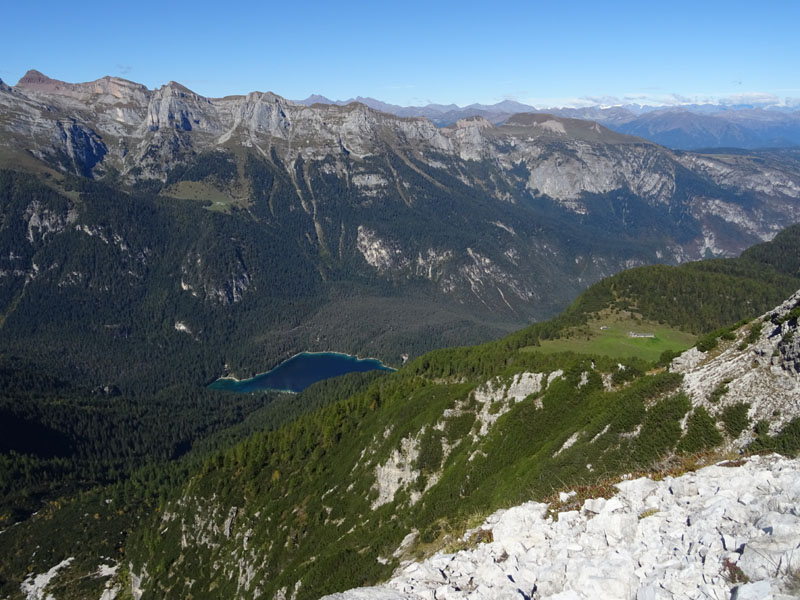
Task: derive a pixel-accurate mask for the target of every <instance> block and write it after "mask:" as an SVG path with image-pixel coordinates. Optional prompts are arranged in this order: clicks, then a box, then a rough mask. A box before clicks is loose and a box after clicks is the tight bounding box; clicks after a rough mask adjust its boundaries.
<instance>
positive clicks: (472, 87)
mask: <svg viewBox="0 0 800 600" xmlns="http://www.w3.org/2000/svg"><path fill="white" fill-rule="evenodd" d="M0 15H2V31H0V78H2V79H3V80H4V81H6V82H7V83H10V84H12V85H13V84H15V83H16V82H17V80H18V79H19V78H20V77H21V76H22V75H23V74H24V73H25V71H27V70H28V69H31V68H34V69H38V70H39V71H42V72H43V73H44V74H46V75H49V76H50V77H53V78H56V79H63V80H66V81H72V82H78V81H90V80H93V79H97V78H99V77H102V76H104V75H117V76H121V77H126V78H128V79H132V80H134V81H138V82H141V83H144V84H145V85H147V86H148V87H151V88H153V87H158V86H159V85H163V84H165V83H167V82H168V81H170V80H174V81H178V82H180V83H182V84H184V85H186V86H187V87H189V88H191V89H193V90H195V91H197V92H198V93H200V94H203V95H206V96H224V95H228V94H241V93H246V92H249V91H254V90H259V91H272V92H275V93H277V94H280V95H281V96H284V97H286V98H291V99H302V98H305V97H307V96H308V95H310V94H312V93H319V94H322V95H324V96H327V97H329V98H332V99H347V98H351V97H355V96H359V95H361V96H372V97H374V98H378V99H380V100H383V101H386V102H391V103H395V104H402V105H408V104H427V103H428V102H437V103H444V104H448V103H451V102H454V103H456V104H459V105H462V106H463V105H466V104H470V103H473V102H481V103H494V102H498V101H500V100H503V99H506V98H509V99H514V100H518V101H521V102H527V103H531V104H534V105H536V106H563V105H580V104H587V103H589V102H590V101H589V99H595V98H597V99H605V102H606V103H609V104H613V103H618V102H619V101H623V102H626V101H633V102H636V101H639V102H642V103H654V102H656V103H663V102H666V103H673V102H674V101H675V98H679V99H688V100H692V101H703V100H708V99H717V98H722V97H731V96H738V95H749V94H766V95H772V96H775V97H777V98H779V99H783V98H787V97H791V98H800V33H799V32H798V25H800V0H764V1H761V2H752V1H747V2H743V1H739V0H727V1H724V2H722V1H717V0H692V1H691V2H687V1H684V0H672V1H670V2H648V1H647V0H641V1H637V2H628V1H620V2H614V1H607V2H600V1H591V2H587V1H578V0H562V1H558V2H540V1H536V0H529V1H527V2H506V1H503V0H498V1H495V2H486V1H484V2H480V3H479V2H471V1H461V2H449V1H447V2H437V1H436V0H427V1H418V0H403V1H399V2H398V1H396V0H391V1H389V2H381V1H380V0H375V1H372V2H349V1H347V0H328V1H325V2H303V3H300V2H286V1H284V2H280V3H279V2H271V1H270V0H258V1H255V2H251V1H249V0H248V1H243V2H237V1H228V2H204V1H202V0H199V1H193V2H183V1H178V2H169V1H161V2H153V1H151V0H144V1H139V2H119V1H117V0H105V1H103V2H99V1H96V0H87V1H84V2H52V1H51V0H43V1H37V0H24V1H18V0H8V1H7V2H5V3H4V7H3V9H2V10H1V11H0Z"/></svg>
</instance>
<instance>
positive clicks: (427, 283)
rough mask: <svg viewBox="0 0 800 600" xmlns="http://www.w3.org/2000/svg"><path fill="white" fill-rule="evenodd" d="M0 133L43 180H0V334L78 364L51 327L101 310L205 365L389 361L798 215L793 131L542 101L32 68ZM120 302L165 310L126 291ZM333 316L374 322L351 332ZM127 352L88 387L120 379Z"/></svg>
mask: <svg viewBox="0 0 800 600" xmlns="http://www.w3.org/2000/svg"><path fill="white" fill-rule="evenodd" d="M0 131H2V132H3V136H2V140H3V142H2V149H0V152H1V153H2V158H3V164H4V165H5V166H6V167H7V168H15V169H17V170H18V171H20V172H25V173H31V174H33V175H34V176H35V180H31V178H30V176H29V175H13V174H9V175H8V177H7V179H6V187H5V192H4V194H5V196H4V198H5V200H4V203H3V211H4V226H3V228H2V230H0V235H2V236H3V238H2V239H3V241H2V244H3V251H2V253H1V254H0V270H2V272H3V273H4V278H3V305H2V307H0V311H1V312H2V315H3V323H4V325H3V327H4V328H5V331H6V333H7V334H10V333H11V332H13V335H6V336H4V338H5V340H6V341H5V342H4V347H5V348H6V349H7V351H11V350H12V349H13V351H14V352H17V353H22V354H29V353H28V352H27V351H25V349H24V345H25V344H27V343H28V342H29V341H32V340H35V339H36V338H37V336H38V335H46V336H47V338H48V339H49V340H51V341H50V342H48V344H47V347H52V352H53V353H55V354H56V355H61V356H68V357H71V358H68V359H67V362H68V363H69V362H70V361H73V363H72V364H71V365H67V364H65V365H64V368H66V369H69V370H75V369H77V370H78V371H79V372H81V373H84V374H88V373H89V372H90V371H92V370H94V368H93V366H92V365H93V363H94V361H93V360H90V359H89V358H88V356H83V357H81V352H80V351H79V352H78V353H77V354H75V353H74V350H75V349H74V348H73V349H71V350H70V351H68V352H66V353H64V350H66V348H61V349H59V347H58V343H57V342H55V345H53V344H54V342H53V341H52V340H57V339H63V340H71V339H73V338H74V336H75V335H78V336H82V335H84V334H83V333H82V332H85V331H87V330H86V325H87V323H90V322H91V323H96V325H95V326H96V328H97V331H102V332H105V335H101V336H99V337H98V336H93V337H92V338H91V339H92V340H93V342H92V343H90V344H89V345H84V346H82V348H84V351H88V352H89V354H90V355H91V354H93V353H94V350H89V349H90V348H91V347H92V346H93V344H97V343H101V341H102V340H104V339H105V340H107V341H108V342H109V344H110V346H109V349H108V352H110V353H112V354H113V352H114V348H115V347H116V346H115V344H111V341H112V340H114V339H116V337H119V335H120V334H119V332H123V333H124V335H125V336H127V337H125V339H128V340H131V343H133V340H136V339H138V340H144V339H147V338H148V337H149V336H152V335H156V332H159V333H157V335H158V336H160V337H163V336H164V335H167V339H171V340H172V341H171V342H166V341H165V342H164V343H165V344H166V346H165V347H168V346H169V345H170V344H173V343H179V344H184V343H185V342H190V341H191V344H190V345H195V346H197V348H200V349H203V352H206V351H211V349H212V348H213V352H214V353H215V354H216V356H217V357H218V358H217V359H216V360H215V361H213V363H212V362H209V363H204V366H203V367H202V370H201V374H200V375H199V376H200V377H201V379H202V378H209V377H211V376H212V374H213V372H215V371H216V373H217V374H220V373H222V372H224V371H225V364H227V365H228V367H229V368H230V369H231V370H232V372H233V373H234V374H237V375H247V374H253V373H255V372H260V371H265V370H268V368H270V367H271V366H273V365H274V364H275V363H276V362H277V361H278V360H280V359H281V358H285V357H287V356H290V355H291V354H293V353H295V352H298V351H301V350H309V349H321V350H329V349H337V350H345V351H349V352H353V353H362V354H368V355H374V356H378V357H380V358H383V359H385V360H388V361H389V362H390V364H391V363H394V364H397V362H398V360H399V356H400V355H401V354H410V355H412V356H413V355H416V354H419V353H420V352H422V351H425V350H428V349H430V348H432V347H434V346H436V345H446V344H449V343H475V342H478V341H482V340H485V339H488V338H490V337H493V336H497V335H501V334H503V333H506V332H508V331H510V330H513V329H514V328H518V327H520V326H523V325H525V324H527V323H528V322H530V320H531V319H540V318H543V317H547V316H550V315H553V314H555V313H556V312H557V311H558V310H559V309H561V308H562V307H563V306H564V305H565V304H566V303H567V301H568V300H569V299H570V298H573V297H574V296H575V295H576V294H577V293H578V292H579V291H580V290H581V289H583V288H584V287H586V286H587V285H589V284H590V283H592V282H594V281H597V280H598V279H600V278H602V277H604V276H607V275H610V274H612V273H614V272H616V271H619V270H621V269H623V268H628V267H632V266H636V265H641V264H648V263H657V262H665V263H677V262H682V261H686V260H690V259H696V258H701V257H707V256H726V255H735V254H737V253H738V252H740V251H741V250H742V249H744V248H745V247H747V246H749V245H751V244H753V243H755V242H758V241H762V240H766V239H770V238H771V237H772V236H773V235H774V234H775V233H776V232H777V231H778V230H780V229H781V228H783V227H785V226H787V225H789V224H791V223H793V222H795V221H798V220H800V207H799V206H798V198H800V166H798V165H800V154H799V153H798V152H796V151H791V150H783V151H764V152H761V153H752V154H741V153H725V154H708V153H707V154H698V153H686V152H673V151H670V150H668V149H666V148H663V147H661V146H658V145H656V144H653V143H651V142H647V141H645V140H643V139H641V138H636V137H632V136H628V135H623V134H619V133H616V132H614V131H611V130H609V129H607V128H605V127H603V126H602V125H599V124H597V123H594V122H590V121H583V120H578V119H572V118H564V117H557V116H553V115H546V114H518V115H514V116H512V117H511V118H509V119H508V120H507V121H506V122H505V123H503V124H502V125H499V126H498V125H492V124H491V123H489V122H488V121H486V120H485V119H483V118H480V117H474V118H470V119H466V120H461V121H458V122H457V123H456V124H454V125H452V126H449V127H445V128H438V127H436V126H435V125H434V124H433V123H431V122H430V121H429V120H427V119H425V118H406V117H396V116H393V115H390V114H387V113H382V112H378V111H375V110H373V109H370V108H368V107H367V106H365V105H363V104H358V103H356V104H349V105H347V106H343V107H340V106H334V105H319V104H317V105H313V106H311V107H306V106H303V105H299V104H295V103H292V102H290V101H287V100H284V99H283V98H281V97H279V96H276V95H275V94H271V93H257V92H253V93H251V94H248V95H246V96H232V97H226V98H222V99H211V98H205V97H202V96H199V95H197V94H195V93H193V92H191V91H190V90H188V89H187V88H185V87H184V86H182V85H180V84H177V83H170V84H168V85H166V86H163V87H161V88H159V89H157V90H149V89H147V88H145V87H144V86H142V85H139V84H136V83H133V82H130V81H126V80H122V79H118V78H111V77H106V78H102V79H99V80H97V81H94V82H90V83H82V84H70V83H65V82H60V81H56V80H53V79H50V78H47V77H45V76H44V75H42V74H41V73H38V72H29V73H28V74H27V75H26V76H25V77H23V78H22V80H20V82H19V83H18V85H17V86H14V87H10V86H7V85H3V86H2V88H0ZM35 181H39V182H40V184H36V183H35ZM23 182H24V183H23ZM37 185H38V187H37ZM25 186H33V187H34V188H36V189H37V190H38V191H36V192H32V191H31V190H26V189H25ZM31 193H33V194H34V195H33V196H32V195H31ZM143 223H148V226H147V227H142V226H141V225H142V224H143ZM222 232H226V233H224V234H223V233H222ZM98 253H99V254H98ZM107 255H108V256H111V255H113V256H114V258H113V260H109V259H106V258H103V259H100V258H99V256H104V257H105V256H107ZM87 265H97V267H95V268H92V269H87ZM34 290H35V293H34ZM110 290H120V291H118V292H117V293H115V294H112V295H109V291H110ZM123 292H124V293H123ZM87 295H88V296H87ZM85 297H90V298H93V299H94V300H93V302H94V303H95V306H96V307H92V304H91V303H87V302H86V301H85V299H84V298H85ZM132 298H139V300H138V301H137V303H136V304H134V306H137V307H146V310H148V311H150V310H157V311H159V314H160V318H159V322H158V323H157V324H155V323H154V322H153V320H152V317H151V316H147V317H145V316H144V315H139V316H137V312H138V311H139V310H145V308H141V309H140V308H136V309H135V310H134V311H131V310H129V309H123V306H128V305H129V303H130V302H131V301H132ZM156 298H161V299H160V300H157V299H156ZM79 299H80V300H79ZM164 299H168V300H166V301H165V300H164ZM165 302H166V304H165ZM64 303H66V304H68V305H69V306H71V307H72V308H70V310H69V311H67V313H66V314H68V315H72V318H69V319H65V318H64V317H63V315H62V314H60V313H63V308H57V307H62V305H63V304H64ZM115 303H119V306H117V305H116V304H115ZM112 306H117V308H116V309H112V308H111V307H112ZM354 311H355V312H354ZM34 313H36V314H39V315H52V318H50V317H45V318H44V319H42V318H41V317H40V318H39V320H38V321H32V320H31V319H30V317H29V316H28V315H31V314H34ZM239 313H241V315H247V316H246V317H243V316H240V317H237V318H234V316H233V315H235V314H239ZM101 314H107V316H105V317H103V318H102V320H101V318H100V315H101ZM115 314H122V315H129V316H127V317H126V318H125V319H119V318H118V317H115V316H114V315H115ZM201 314H202V315H211V314H214V315H216V316H215V317H214V318H211V317H210V316H207V317H202V318H198V317H197V316H196V315H201ZM342 314H344V315H350V314H361V315H368V318H366V319H364V318H362V323H361V327H360V328H359V329H357V330H354V329H353V328H351V327H347V326H343V323H344V322H343V320H342V319H340V318H338V316H339V315H342ZM56 315H58V317H57V316H56ZM254 320H261V322H262V323H263V327H262V329H263V330H262V332H258V333H256V332H255V331H254V329H253V327H252V324H253V322H254ZM345 321H346V320H345ZM223 322H230V324H229V325H225V326H223V325H222V323H223ZM175 323H183V324H184V325H185V326H186V327H187V328H188V330H189V331H191V332H193V334H192V335H191V336H190V335H188V334H186V332H185V331H184V330H182V329H181V330H176V329H175V328H174V327H173V326H174V324H175ZM209 323H214V324H215V325H209ZM153 327H155V329H153ZM67 330H69V331H70V332H71V333H70V334H66V331H67ZM44 332H47V333H46V334H45V333H44ZM56 332H61V333H59V334H56ZM136 332H138V333H136ZM165 332H169V333H168V334H165ZM62 334H63V335H62ZM115 336H116V337H115ZM176 336H177V337H176ZM175 339H181V340H182V341H181V342H175ZM103 343H105V342H103ZM104 355H105V356H108V355H107V354H105V351H104ZM59 360H61V359H59ZM209 360H211V359H210V358H209ZM214 363H216V366H213V364H214ZM198 364H200V363H198ZM116 365H117V366H115V367H114V368H113V369H111V370H104V371H105V373H106V375H105V379H104V380H100V379H97V380H96V382H97V384H98V385H107V384H111V385H118V384H120V381H122V380H124V379H127V380H128V381H129V379H130V376H129V375H125V374H124V373H122V372H121V371H120V369H122V370H124V369H127V368H128V366H129V363H128V362H127V361H124V360H120V361H116ZM93 377H98V376H97V375H93ZM129 383H130V381H129Z"/></svg>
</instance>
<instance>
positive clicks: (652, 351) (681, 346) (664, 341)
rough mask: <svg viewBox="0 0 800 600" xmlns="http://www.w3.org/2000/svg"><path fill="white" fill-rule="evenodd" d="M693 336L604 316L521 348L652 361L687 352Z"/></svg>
mask: <svg viewBox="0 0 800 600" xmlns="http://www.w3.org/2000/svg"><path fill="white" fill-rule="evenodd" d="M631 332H634V333H637V334H653V335H654V336H655V337H651V338H637V337H631V335H630V333H631ZM696 339H697V337H696V336H694V335H692V334H690V333H685V332H683V331H680V330H679V329H674V328H672V327H669V326H668V325H663V324H659V323H655V322H653V321H646V320H644V319H639V318H636V317H635V316H631V315H630V314H629V313H608V312H606V311H604V312H603V313H602V314H600V315H597V316H596V317H594V318H590V319H589V322H588V323H587V324H586V325H583V326H581V327H575V328H570V329H568V330H566V331H565V332H564V333H563V334H562V336H561V337H560V338H558V339H553V340H542V342H541V345H540V346H528V347H526V348H523V351H526V352H544V353H553V352H580V353H583V354H604V355H606V356H611V357H613V358H624V357H638V358H642V359H644V360H648V361H655V360H658V358H659V357H660V356H661V353H662V352H664V350H673V351H675V352H682V351H684V350H687V349H689V348H691V347H692V346H693V345H694V343H695V340H696Z"/></svg>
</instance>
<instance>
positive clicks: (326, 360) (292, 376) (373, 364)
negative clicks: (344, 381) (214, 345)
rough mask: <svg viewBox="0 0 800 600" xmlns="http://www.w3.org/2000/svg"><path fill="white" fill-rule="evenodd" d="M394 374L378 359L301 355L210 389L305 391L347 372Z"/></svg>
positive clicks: (334, 354) (333, 354)
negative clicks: (249, 376)
mask: <svg viewBox="0 0 800 600" xmlns="http://www.w3.org/2000/svg"><path fill="white" fill-rule="evenodd" d="M376 370H377V371H394V370H395V369H392V368H391V367H387V366H386V365H384V364H383V363H382V362H381V361H379V360H377V359H375V358H364V359H361V358H358V357H357V356H351V355H349V354H341V353H339V352H301V353H300V354H296V355H294V356H293V357H292V358H290V359H287V360H285V361H283V362H282V363H281V364H279V365H278V366H277V367H275V368H274V369H272V370H271V371H268V372H266V373H262V374H261V375H256V376H255V377H252V378H250V379H243V380H241V381H239V380H237V379H233V378H231V377H221V378H220V379H217V380H216V381H215V382H214V383H212V384H211V385H210V386H208V387H210V388H211V389H213V390H226V391H229V392H242V393H250V392H263V391H267V390H272V391H281V392H302V391H303V390H304V389H306V388H307V387H308V386H310V385H311V384H312V383H317V382H318V381H322V380H323V379H329V378H331V377H338V376H339V375H345V374H347V373H356V372H364V371H376Z"/></svg>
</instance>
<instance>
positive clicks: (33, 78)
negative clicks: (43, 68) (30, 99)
mask: <svg viewBox="0 0 800 600" xmlns="http://www.w3.org/2000/svg"><path fill="white" fill-rule="evenodd" d="M69 85H70V84H69V83H67V82H65V81H60V80H58V79H51V78H50V77H48V76H47V75H45V74H44V73H42V72H40V71H37V70H36V69H30V70H29V71H28V72H27V73H25V75H23V76H22V79H20V80H19V81H18V82H17V87H21V88H24V89H28V90H34V91H37V92H55V91H58V90H59V89H60V88H62V87H63V86H69Z"/></svg>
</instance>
